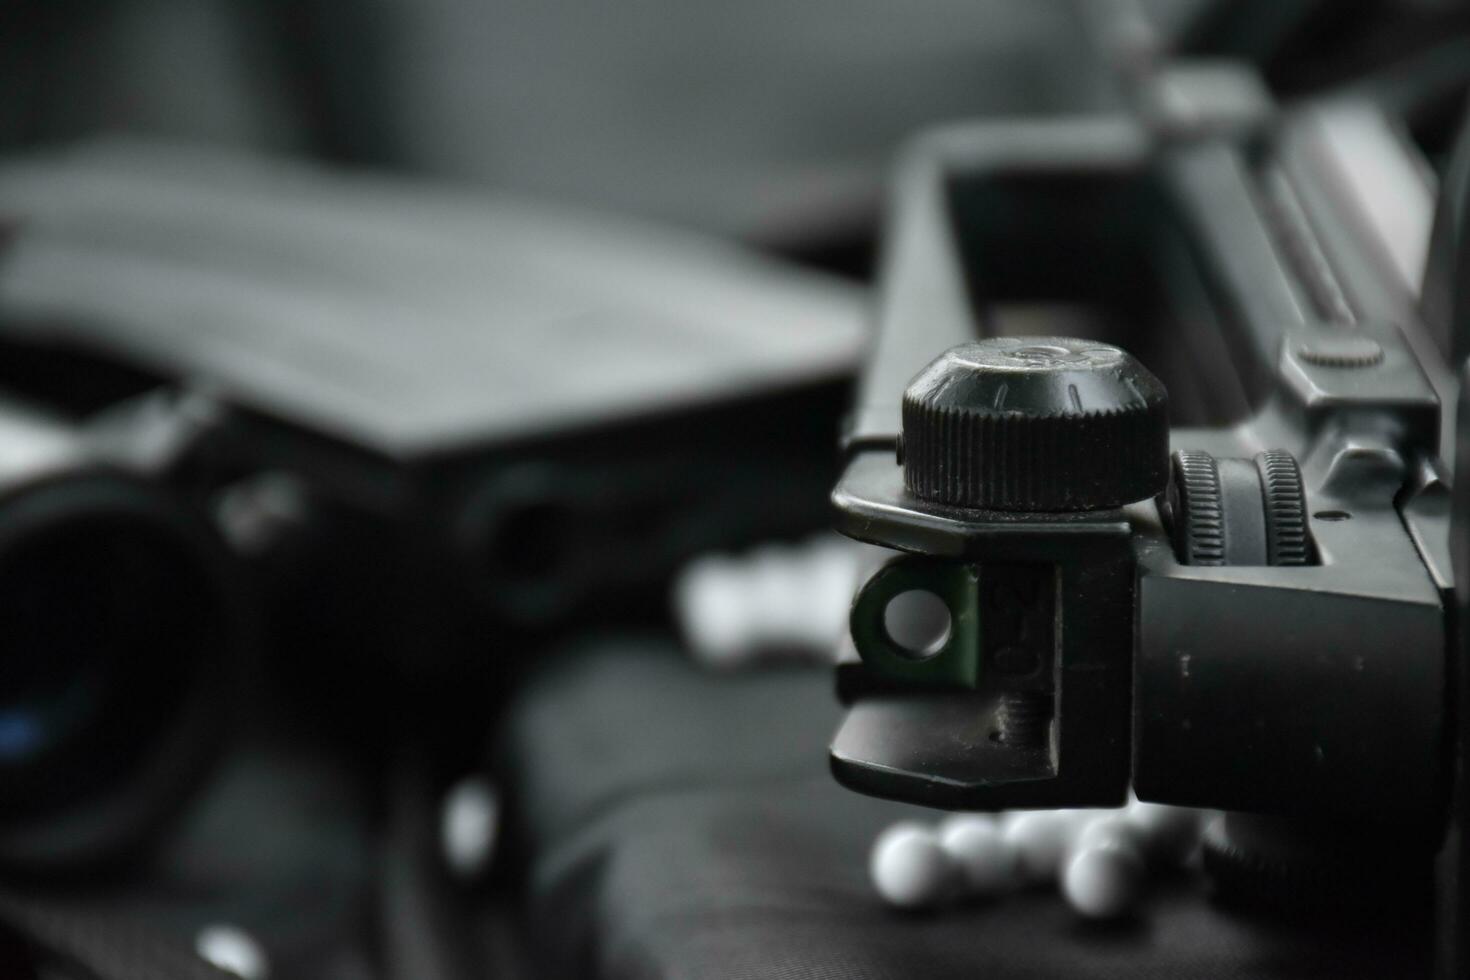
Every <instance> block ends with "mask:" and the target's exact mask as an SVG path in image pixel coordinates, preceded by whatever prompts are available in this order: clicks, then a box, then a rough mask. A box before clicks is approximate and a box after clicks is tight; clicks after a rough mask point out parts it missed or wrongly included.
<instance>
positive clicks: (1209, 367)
mask: <svg viewBox="0 0 1470 980" xmlns="http://www.w3.org/2000/svg"><path fill="white" fill-rule="evenodd" d="M1204 77H1205V75H1202V74H1201V73H1200V72H1199V71H1184V70H1181V71H1176V72H1173V73H1172V74H1171V73H1170V72H1168V71H1165V72H1163V73H1160V74H1159V75H1156V76H1154V77H1153V79H1152V80H1145V81H1142V82H1140V94H1141V95H1143V96H1145V97H1144V98H1141V99H1140V102H1139V104H1140V105H1143V106H1147V107H1149V111H1144V112H1130V113H1128V114H1124V115H1119V116H1116V117H1110V118H1096V117H1090V118H1085V119H1070V120H1056V121H1040V122H985V123H978V124H973V125H961V126H957V127H953V128H946V129H942V130H938V131H935V132H932V133H930V134H928V135H926V136H924V137H923V138H921V139H920V140H919V141H918V142H917V143H916V144H915V145H914V146H913V147H912V148H911V151H910V152H909V154H908V155H907V157H906V158H905V159H904V162H903V163H902V165H901V169H900V172H899V176H898V180H897V184H896V194H895V197H894V199H893V211H892V213H891V215H890V225H889V233H888V237H887V240H886V244H887V252H886V255H885V265H884V269H883V279H882V283H881V291H880V301H879V314H878V320H879V324H878V331H879V336H878V340H877V342H876V344H875V347H874V349H873V352H872V355H871V358H870V361H869V363H868V364H867V367H866V372H865V374H864V378H863V384H862V386H861V390H860V394H859V401H858V405H857V408H856V410H855V412H854V414H853V416H852V419H851V424H850V426H849V428H848V430H847V432H846V433H845V435H844V441H843V449H844V453H845V470H844V472H843V474H842V476H841V478H840V480H839V481H838V483H837V485H836V488H835V489H834V491H833V494H832V500H833V503H834V505H835V510H836V520H837V526H838V528H839V529H840V530H841V531H842V532H843V533H844V534H846V535H848V536H850V537H853V538H856V539H858V540H860V541H864V542H869V543H871V544H876V545H880V546H882V547H883V548H886V549H891V551H893V552H897V553H898V554H897V555H894V556H890V558H889V560H887V561H886V562H885V563H883V564H881V566H880V567H878V568H877V569H876V570H875V571H874V572H873V574H872V575H871V577H869V578H868V579H867V581H866V582H865V583H864V584H863V585H861V587H860V588H859V590H858V592H857V595H856V597H855V599H854V603H853V608H852V618H851V636H852V649H851V650H849V651H848V652H847V655H845V656H844V658H843V660H842V662H841V664H840V665H839V669H838V682H839V693H840V695H841V696H842V698H843V700H844V701H845V702H846V703H847V704H848V705H849V710H848V713H847V716H846V719H845V721H844V723H843V724H842V726H841V728H840V730H839V732H838V733H837V735H836V736H835V739H834V741H833V743H832V746H831V765H832V770H833V772H834V774H835V775H836V777H837V778H838V779H839V780H840V781H841V782H842V783H843V784H844V785H846V786H848V787H850V788H852V789H855V790H858V791H860V792H864V793H868V794H872V795H876V796H883V797H890V798H895V799H901V800H908V801H912V802H916V803H921V804H924V805H928V806H934V807H941V808H949V809H977V810H997V809H1004V808H1026V807H1088V806H1117V805H1121V804H1122V803H1123V802H1124V801H1125V799H1126V796H1127V793H1128V790H1129V787H1130V786H1131V787H1132V788H1133V789H1134V791H1135V792H1136V793H1137V795H1138V796H1139V797H1140V798H1141V799H1144V800H1152V801H1158V802H1166V803H1173V804H1179V805H1185V806H1194V807H1208V808H1217V809H1220V810H1224V811H1226V812H1227V814H1226V818H1225V820H1224V821H1222V822H1220V823H1219V824H1217V826H1216V828H1215V829H1214V830H1213V831H1212V835H1211V837H1212V839H1211V840H1208V841H1207V845H1206V847H1207V851H1206V862H1207V865H1208V866H1209V867H1210V869H1211V871H1212V872H1214V873H1215V875H1216V878H1217V881H1218V882H1219V883H1220V884H1221V886H1222V887H1223V888H1224V889H1225V890H1227V891H1232V890H1233V891H1234V892H1235V893H1236V894H1238V895H1242V896H1246V897H1254V898H1260V899H1265V900H1274V901H1278V902H1279V901H1281V900H1283V899H1284V898H1289V899H1290V900H1291V901H1297V900H1299V899H1305V900H1308V901H1314V902H1315V901H1321V902H1323V903H1327V904H1332V905H1351V904H1355V903H1357V904H1361V903H1370V904H1376V905H1378V906H1380V907H1381V905H1382V903H1384V902H1393V901H1398V900H1399V899H1401V898H1402V897H1403V896H1404V895H1406V894H1411V893H1412V894H1428V890H1429V889H1428V887H1427V886H1428V883H1429V881H1430V879H1431V876H1432V874H1433V864H1434V857H1435V855H1436V853H1437V852H1440V851H1441V850H1442V849H1444V841H1445V839H1446V835H1445V828H1446V814H1447V813H1448V812H1450V810H1451V808H1450V800H1451V798H1452V796H1454V795H1455V794H1456V793H1457V792H1458V790H1457V789H1456V788H1455V781H1456V779H1457V778H1458V777H1457V766H1458V764H1457V762H1456V759H1457V758H1458V749H1457V748H1455V746H1454V735H1453V725H1454V719H1455V718H1456V716H1457V714H1460V715H1462V714H1463V712H1462V711H1460V710H1459V709H1458V707H1457V705H1456V698H1457V697H1459V695H1458V694H1457V693H1456V688H1455V684H1456V683H1457V682H1458V677H1459V673H1460V670H1459V667H1458V664H1459V663H1460V661H1461V653H1460V652H1459V649H1458V647H1457V646H1456V645H1455V641H1454V639H1453V631H1452V626H1451V624H1452V616H1451V611H1452V609H1453V608H1454V587H1453V582H1454V576H1453V575H1452V572H1451V565H1452V560H1451V540H1452V535H1451V509H1452V507H1451V495H1450V482H1451V481H1450V479H1449V471H1450V469H1451V468H1452V466H1453V462H1452V460H1453V458H1454V452H1453V437H1454V433H1455V426H1454V413H1455V405H1456V398H1457V394H1456V392H1457V385H1456V382H1455V378H1454V371H1453V365H1454V364H1456V363H1458V362H1460V361H1461V360H1463V352H1462V350H1461V348H1462V345H1463V343H1464V339H1465V338H1467V337H1470V321H1467V320H1466V317H1465V314H1466V309H1465V294H1466V292H1467V291H1470V290H1467V287H1466V278H1465V276H1464V268H1465V262H1466V260H1465V255H1466V250H1465V249H1464V246H1463V244H1459V243H1460V242H1461V241H1462V240H1463V238H1464V236H1465V229H1466V210H1467V203H1466V202H1467V183H1470V181H1467V174H1466V173H1465V171H1466V170H1467V169H1470V135H1466V134H1467V130H1466V129H1463V128H1462V130H1461V137H1460V145H1459V149H1458V151H1457V155H1456V158H1455V160H1454V162H1453V163H1452V164H1451V165H1450V167H1449V168H1448V170H1447V176H1446V178H1445V180H1444V186H1443V187H1442V189H1441V190H1440V192H1439V194H1438V204H1437V206H1436V191H1435V187H1434V178H1433V177H1432V172H1431V171H1430V169H1429V168H1428V167H1427V165H1425V164H1424V159H1423V157H1422V155H1421V154H1420V153H1419V151H1418V150H1417V148H1415V147H1413V146H1412V145H1411V144H1410V143H1409V141H1408V140H1407V138H1406V137H1405V136H1404V134H1403V133H1402V128H1401V127H1400V126H1399V125H1398V120H1396V119H1394V118H1393V117H1392V115H1391V114H1390V113H1387V112H1385V111H1384V109H1383V108H1382V106H1380V105H1376V104H1374V103H1373V102H1371V101H1369V100H1364V99H1354V98H1333V99H1326V100H1322V101H1318V102H1315V103H1312V104H1307V105H1304V106H1301V107H1296V108H1292V109H1290V110H1285V109H1282V110H1278V109H1277V108H1276V107H1274V106H1273V105H1271V103H1270V100H1269V98H1267V97H1265V96H1264V95H1262V94H1261V90H1260V88H1259V86H1254V85H1252V83H1251V78H1250V76H1249V74H1248V73H1244V72H1240V73H1232V72H1230V71H1222V70H1220V69H1216V70H1214V74H1213V75H1210V76H1209V81H1208V86H1207V87H1206V88H1205V89H1202V90H1200V91H1203V92H1206V93H1207V94H1209V95H1210V96H1211V99H1210V100H1208V101H1209V102H1210V104H1211V105H1214V106H1217V107H1218V106H1225V107H1227V108H1228V110H1229V111H1228V112H1225V111H1222V112H1216V113H1215V114H1214V115H1211V114H1210V113H1209V112H1208V111H1202V110H1200V107H1201V105H1203V104H1204V101H1202V100H1200V99H1192V98H1191V97H1190V93H1189V90H1188V87H1187V84H1188V83H1189V82H1190V80H1191V79H1193V80H1194V81H1196V82H1198V81H1199V80H1200V79H1201V78H1204ZM1181 85H1184V86H1185V87H1184V88H1182V89H1181V88H1180V86H1181ZM1161 93H1165V94H1168V95H1169V97H1168V98H1157V97H1156V98H1148V97H1147V96H1149V95H1150V94H1152V95H1153V96H1159V95H1160V94H1161ZM1222 93H1224V95H1225V96H1228V97H1224V98H1221V97H1220V96H1221V94H1222ZM1431 225H1434V226H1435V229H1434V233H1433V235H1431V234H1430V229H1431ZM1431 240H1432V241H1433V242H1434V244H1433V246H1432V247H1430V248H1428V249H1427V250H1426V245H1427V244H1428V243H1429V242H1430V241H1431ZM1421 296H1422V299H1423V301H1422V303H1421ZM1058 335H1062V336H1058ZM1130 351H1131V353H1129V352H1130ZM1134 355H1137V357H1136V358H1135V356H1134ZM936 358H937V359H936ZM1461 431H1462V432H1463V431H1465V427H1464V426H1462V427H1461ZM1460 458H1461V460H1462V461H1467V460H1466V453H1464V452H1462V453H1461V454H1460ZM1458 534H1459V537H1464V530H1463V528H1461V529H1460V531H1459V532H1458ZM936 599H937V602H936ZM926 606H927V607H929V608H931V609H932V610H933V614H932V615H930V616H929V617H928V619H927V620H926V619H925V617H924V615H923V613H924V610H925V608H926ZM1457 820H1458V818H1453V819H1452V820H1451V821H1450V822H1451V823H1452V824H1455V823H1456V821H1457ZM1451 837H1452V838H1453V839H1457V835H1454V834H1452V835H1451ZM1365 842H1368V843H1365ZM1370 845H1371V846H1370ZM1450 851H1454V852H1455V853H1457V851H1456V850H1455V849H1454V848H1450V849H1449V850H1448V851H1446V853H1447V854H1448V853H1450ZM1454 860H1456V859H1455V858H1454V857H1452V856H1451V857H1446V858H1445V859H1444V861H1443V862H1442V865H1441V870H1440V886H1441V892H1442V894H1443V895H1444V902H1445V903H1446V908H1447V909H1448V910H1449V911H1448V912H1447V913H1446V921H1447V922H1450V923H1455V924H1456V925H1454V926H1452V927H1450V928H1448V929H1447V930H1446V934H1447V935H1449V934H1451V933H1453V934H1454V935H1451V936H1450V937H1449V938H1448V939H1447V940H1446V943H1445V951H1444V954H1443V957H1442V958H1443V959H1444V960H1445V962H1446V963H1447V964H1449V965H1448V966H1447V967H1446V968H1447V970H1449V972H1454V971H1455V970H1457V969H1459V968H1460V967H1461V966H1462V965H1463V963H1462V962H1461V961H1460V960H1459V957H1460V956H1461V955H1462V954H1460V953H1459V952H1458V951H1457V946H1456V944H1457V941H1458V932H1457V930H1458V929H1460V928H1462V926H1461V925H1458V924H1459V923H1462V922H1463V920H1464V914H1463V912H1461V911H1460V906H1459V905H1458V904H1457V903H1458V902H1459V901H1460V898H1459V895H1458V892H1459V884H1458V880H1459V879H1458V875H1457V874H1455V873H1454V869H1453V868H1452V867H1451V866H1452V865H1453V862H1454Z"/></svg>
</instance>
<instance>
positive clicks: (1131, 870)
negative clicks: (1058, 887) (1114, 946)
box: [1061, 839, 1147, 919]
mask: <svg viewBox="0 0 1470 980" xmlns="http://www.w3.org/2000/svg"><path fill="white" fill-rule="evenodd" d="M1146 874H1147V869H1146V868H1145V867H1144V863H1143V858H1142V857H1141V856H1140V855H1139V853H1138V851H1137V850H1135V849H1134V848H1133V847H1132V846H1130V845H1129V844H1127V843H1126V842H1125V841H1123V840H1121V839H1120V840H1112V841H1102V842H1099V843H1092V844H1088V845H1085V846H1082V847H1078V848H1077V849H1076V850H1075V851H1074V852H1073V854H1072V856H1071V858H1070V859H1068V861H1067V867H1066V870H1065V872H1064V873H1063V874H1062V882H1061V884H1062V894H1063V895H1064V896H1065V897H1066V899H1067V904H1069V905H1071V906H1072V908H1073V909H1075V910H1076V911H1077V913H1078V914H1079V915H1082V916H1084V917H1086V918H1089V919H1116V918H1119V917H1120V916H1124V915H1127V914H1129V913H1130V912H1132V911H1133V910H1134V909H1135V908H1137V907H1138V901H1139V899H1140V898H1141V897H1142V895H1143V885H1144V879H1145V876H1146Z"/></svg>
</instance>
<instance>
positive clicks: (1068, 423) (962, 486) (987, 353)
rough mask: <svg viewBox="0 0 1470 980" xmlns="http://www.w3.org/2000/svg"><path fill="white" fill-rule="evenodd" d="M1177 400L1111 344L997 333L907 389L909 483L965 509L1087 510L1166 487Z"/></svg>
mask: <svg viewBox="0 0 1470 980" xmlns="http://www.w3.org/2000/svg"><path fill="white" fill-rule="evenodd" d="M1168 406H1169V398H1168V393H1167V392H1166V391H1165V390H1164V386H1163V385H1162V384H1160V383H1159V380H1158V379H1157V378H1155V377H1154V376H1153V375H1152V374H1150V373H1149V372H1148V370H1147V369H1146V368H1144V366H1143V365H1141V364H1139V363H1138V361H1137V360H1135V359H1134V358H1133V357H1132V356H1131V355H1130V354H1128V353H1127V352H1126V351H1124V350H1121V349H1119V348H1117V347H1113V346H1112V345H1110V344H1103V343H1098V342H1097V341H1092V340H1074V339H1071V338H1066V337H997V338H993V339H989V340H982V341H977V342H975V343H970V344H961V345H960V346H958V347H954V348H951V349H950V350H948V351H946V352H945V353H944V354H942V355H940V356H939V358H938V359H936V360H935V361H934V362H933V363H931V364H930V365H929V366H928V367H926V368H925V369H924V370H923V371H921V372H919V374H918V376H917V377H915V378H914V380H913V381H912V382H911V383H910V384H909V387H908V390H907V391H905V392H904V396H903V441H902V448H901V453H902V458H903V468H904V483H905V484H906V485H907V487H908V489H909V492H911V493H913V494H914V495H915V496H917V497H919V498H921V499H923V500H928V501H933V502H936V503H944V504H952V505H954V506H959V507H975V508H983V509H986V510H1006V511H1079V510H1100V509H1103V508H1107V507H1118V506H1121V505H1122V504H1126V503H1131V502H1132V501H1135V500H1143V499H1144V498H1146V497H1151V496H1153V495H1154V494H1157V493H1159V492H1160V491H1162V490H1163V489H1164V487H1165V485H1166V484H1167V483H1168V480H1169V412H1168Z"/></svg>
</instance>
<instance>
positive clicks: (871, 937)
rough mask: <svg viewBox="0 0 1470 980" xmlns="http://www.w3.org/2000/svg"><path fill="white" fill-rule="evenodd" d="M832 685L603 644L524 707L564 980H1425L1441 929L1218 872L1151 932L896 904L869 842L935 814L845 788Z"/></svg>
mask: <svg viewBox="0 0 1470 980" xmlns="http://www.w3.org/2000/svg"><path fill="white" fill-rule="evenodd" d="M837 719H838V710H837V708H836V706H835V704H834V703H833V702H832V699H831V696H830V682H829V679H828V675H827V673H826V672H825V671H818V670H810V671H805V670H776V671H755V672H750V673H745V674H737V675H724V676H720V675H713V674H709V673H705V672H702V671H701V670H700V669H698V668H696V667H694V666H692V665H690V664H688V663H686V662H685V661H683V660H682V659H681V658H680V657H679V656H678V655H677V653H676V652H675V651H673V650H672V649H670V648H669V647H667V646H666V645H664V646H660V645H657V644H648V645H638V644H627V645H622V646H614V647H609V648H602V649H599V650H596V651H592V652H589V653H587V654H586V655H585V656H582V657H580V658H571V659H569V660H567V661H564V662H562V663H561V664H559V665H558V666H557V667H556V668H554V669H553V670H552V671H551V672H549V673H548V674H547V675H546V676H544V677H543V678H542V679H541V680H540V681H539V682H538V683H535V684H533V685H532V686H531V687H530V688H529V689H528V690H527V691H526V693H525V695H524V697H523V698H522V700H521V701H520V703H519V705H518V707H517V708H516V709H515V710H514V711H513V713H512V715H511V717H510V726H509V731H508V733H507V740H506V745H505V747H506V748H507V749H508V751H509V757H510V758H518V759H519V760H520V762H519V764H518V765H517V766H516V767H515V768H514V769H513V770H511V785H510V786H509V787H508V789H509V790H510V793H511V804H512V806H513V807H514V808H515V810H516V815H517V817H518V818H519V821H520V822H521V824H522V834H523V840H524V842H525V848H526V854H527V856H528V860H529V879H528V880H529V889H530V892H531V896H530V909H531V911H530V915H531V925H532V930H533V933H534V940H535V944H536V948H537V949H538V951H539V955H540V958H541V964H540V965H541V967H542V969H543V970H544V971H545V972H546V974H547V975H550V976H587V977H606V978H706V977H711V978H712V977H721V978H723V977H730V978H746V977H751V978H753V977H775V978H787V977H789V978H797V977H800V978H816V980H821V978H829V977H830V978H838V977H841V978H875V980H876V978H900V977H901V978H912V977H936V978H947V977H966V978H970V977H975V976H987V977H993V978H1011V977H1051V976H1075V977H1085V978H1112V977H1145V978H1147V977H1186V976H1194V977H1369V976H1375V977H1376V976H1394V977H1413V976H1421V975H1425V974H1427V972H1428V946H1429V941H1428V937H1427V935H1426V934H1424V933H1423V932H1422V931H1420V930H1417V929H1409V928H1407V927H1405V926H1403V925H1398V924H1385V925H1382V926H1379V927H1377V928H1369V927H1366V926H1365V925H1363V924H1362V923H1331V922H1327V923H1318V924H1316V925H1310V926H1309V925H1304V924H1301V923H1286V922H1279V921H1277V922H1273V921H1272V920H1271V919H1269V918H1264V917H1256V916H1246V915H1241V914H1238V913H1232V912H1229V911H1226V910H1224V909H1221V908H1219V907H1217V906H1216V905H1215V904H1214V903H1213V902H1211V901H1210V899H1209V897H1208V889H1207V885H1206V883H1205V882H1204V881H1203V880H1202V879H1201V878H1200V877H1199V876H1197V875H1196V876H1181V877H1180V878H1177V879H1173V880H1168V881H1162V882H1158V883H1156V885H1155V887H1154V889H1153V891H1152V894H1151V896H1150V898H1149V901H1148V903H1147V905H1146V907H1145V908H1144V909H1143V910H1142V912H1141V914H1139V915H1138V916H1137V917H1136V918H1134V919H1133V920H1131V921H1129V922H1126V923H1122V924H1118V925H1111V926H1099V925H1089V924H1087V923H1084V922H1081V921H1079V920H1078V919H1077V918H1076V917H1075V916H1074V915H1073V914H1072V913H1071V912H1070V911H1069V910H1068V909H1067V908H1066V906H1065V905H1064V903H1063V902H1062V900H1061V899H1060V898H1059V897H1058V896H1057V895H1056V894H1054V893H1050V892H1038V893H1032V894H1025V895H1019V896H1013V897H1011V898H1008V899H1006V900H1005V901H1003V902H999V903H995V904H993V905H974V906H969V907H964V908H959V909H951V910H947V911H944V912H940V913H937V914H931V915H915V914H901V913H897V912H894V911H892V910H889V909H887V908H885V907H883V906H882V905H881V903H880V902H879V901H878V899H877V898H876V896H875V895H874V893H873V891H872V889H871V886H870V885H869V883H868V881H867V877H866V861H867V854H868V848H869V845H870V844H871V842H872V839H873V837H874V836H875V835H876V833H877V832H878V831H879V830H880V829H881V828H882V827H884V826H886V825H887V824H888V823H890V822H892V821H893V820H896V819H899V818H901V817H904V816H913V815H916V814H919V813H920V811H917V810H914V809H913V808H909V807H904V806H900V805H896V804H891V803H886V802H881V801H876V800H870V799H865V798H862V797H859V796H856V795H854V794H851V793H848V792H847V791H845V790H842V789H840V788H839V787H838V786H836V784H835V783H833V782H832V780H831V779H830V777H829V776H828V775H827V774H826V771H825V768H826V765H825V746H826V741H827V739H828V737H829V736H830V734H831V732H832V730H833V728H834V726H835V724H836V722H837Z"/></svg>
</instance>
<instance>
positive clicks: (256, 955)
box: [194, 923, 271, 980]
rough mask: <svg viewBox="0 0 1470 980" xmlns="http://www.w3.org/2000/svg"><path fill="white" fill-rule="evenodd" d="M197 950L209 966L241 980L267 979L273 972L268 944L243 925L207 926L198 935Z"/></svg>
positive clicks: (195, 946) (222, 924)
mask: <svg viewBox="0 0 1470 980" xmlns="http://www.w3.org/2000/svg"><path fill="white" fill-rule="evenodd" d="M194 951H195V952H196V953H198V954H199V958H200V959H202V960H204V961H205V962H206V963H208V964H209V965H211V966H213V967H215V968H217V969H220V970H223V971H225V972H226V973H233V974H234V975H235V976H237V977H240V978H241V980H266V978H268V977H269V976H270V975H271V970H270V960H269V958H268V957H267V956H266V954H265V949H264V947H262V946H261V945H260V943H258V942H257V941H256V940H255V937H254V936H252V935H250V933H248V932H246V931H245V930H244V929H241V928H240V927H239V926H232V925H228V924H225V923H220V924H218V925H211V926H205V927H204V928H203V929H200V930H199V934H198V935H197V936H195V937H194Z"/></svg>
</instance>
